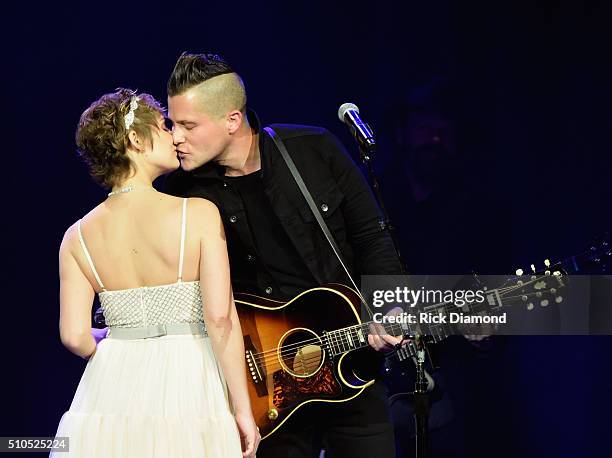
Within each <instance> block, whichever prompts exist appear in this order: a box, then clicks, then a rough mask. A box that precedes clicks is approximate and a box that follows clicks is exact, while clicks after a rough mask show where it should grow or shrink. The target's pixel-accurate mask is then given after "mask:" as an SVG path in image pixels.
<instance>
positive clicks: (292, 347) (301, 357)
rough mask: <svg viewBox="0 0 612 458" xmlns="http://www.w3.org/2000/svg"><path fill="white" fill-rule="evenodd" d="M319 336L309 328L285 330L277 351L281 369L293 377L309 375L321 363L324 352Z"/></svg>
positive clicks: (315, 370) (313, 372) (316, 370)
mask: <svg viewBox="0 0 612 458" xmlns="http://www.w3.org/2000/svg"><path fill="white" fill-rule="evenodd" d="M321 345H322V342H321V339H320V338H319V336H318V335H317V334H316V333H314V332H313V331H310V330H309V329H304V328H297V329H292V330H291V331H289V332H287V333H286V334H285V335H284V336H283V338H282V339H281V340H280V342H279V346H278V349H277V351H278V352H279V353H280V358H279V359H280V361H281V365H282V366H283V369H284V370H285V371H287V372H289V373H290V374H291V375H293V376H294V377H299V378H305V377H310V376H312V375H314V374H316V373H317V372H318V370H319V369H320V368H321V366H322V365H323V360H324V357H325V355H324V353H323V349H322V348H321Z"/></svg>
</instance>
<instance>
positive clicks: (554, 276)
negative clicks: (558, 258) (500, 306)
mask: <svg viewBox="0 0 612 458" xmlns="http://www.w3.org/2000/svg"><path fill="white" fill-rule="evenodd" d="M565 276H566V272H565V271H564V270H563V268H562V266H561V264H560V263H557V264H554V265H553V264H552V263H551V262H550V260H548V259H545V260H544V263H543V265H542V267H541V268H539V269H538V268H537V267H536V265H535V264H531V266H530V267H529V269H528V270H527V271H525V270H523V269H517V270H516V275H515V276H514V277H510V278H509V279H508V280H507V281H506V283H504V285H503V286H502V287H501V288H499V289H498V290H499V291H500V293H499V294H500V297H501V300H502V303H504V304H508V303H510V302H520V303H523V304H525V307H526V309H527V310H533V309H535V308H536V307H548V306H549V305H551V304H553V303H557V304H559V303H561V302H562V301H563V296H561V294H559V290H560V289H561V288H563V287H564V286H565V283H566V281H565V280H566V279H565Z"/></svg>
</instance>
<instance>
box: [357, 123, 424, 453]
mask: <svg viewBox="0 0 612 458" xmlns="http://www.w3.org/2000/svg"><path fill="white" fill-rule="evenodd" d="M368 127H369V126H368ZM351 130H352V133H353V135H354V137H355V139H356V140H357V143H358V144H359V156H360V159H361V162H362V163H363V164H364V166H365V168H366V170H367V171H368V178H369V181H370V184H371V186H372V189H373V191H374V197H375V199H376V201H377V203H378V206H379V207H380V210H381V213H382V219H381V220H380V221H379V224H380V228H381V229H382V230H383V231H387V232H388V233H389V235H390V236H391V240H392V242H393V247H394V248H395V252H396V254H397V257H398V259H399V260H400V264H401V270H402V274H406V265H405V263H404V260H403V258H402V255H401V253H400V249H399V243H398V240H397V235H396V233H395V226H393V224H392V223H391V220H390V218H389V213H388V212H387V208H386V207H385V204H384V202H383V197H382V192H381V190H380V182H379V181H378V177H377V176H376V173H375V172H374V166H373V164H372V154H373V153H374V150H375V149H376V143H374V142H369V143H364V142H361V141H360V139H359V136H358V135H357V133H356V132H355V131H354V129H351ZM370 130H371V129H370ZM415 341H416V342H415V343H416V348H417V357H416V360H415V363H416V381H415V383H414V419H415V434H416V458H426V457H427V455H428V449H429V447H428V423H429V397H428V395H427V378H426V377H425V367H424V364H425V353H426V346H425V339H424V338H423V337H421V336H419V335H417V336H416V337H415ZM396 352H397V350H396Z"/></svg>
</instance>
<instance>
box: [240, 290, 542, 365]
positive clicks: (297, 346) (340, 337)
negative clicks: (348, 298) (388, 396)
mask: <svg viewBox="0 0 612 458" xmlns="http://www.w3.org/2000/svg"><path fill="white" fill-rule="evenodd" d="M521 288H522V287H521ZM506 289H507V290H512V289H515V290H516V289H520V288H519V287H507V288H506ZM537 295H538V293H537V292H536V293H527V294H521V295H518V296H504V299H506V300H507V299H517V298H523V297H529V296H537ZM445 305H448V303H444V305H443V306H442V307H445ZM453 306H454V304H453ZM438 307H439V308H441V307H440V306H439V305H438ZM454 307H456V306H454ZM373 323H374V322H368V323H362V324H360V325H353V326H349V327H346V328H342V329H340V330H336V331H331V332H328V333H327V334H326V337H323V338H320V337H316V338H311V339H307V340H304V341H300V342H295V343H293V344H290V345H287V346H284V347H282V350H281V352H280V356H281V357H291V356H295V355H297V353H298V351H299V350H301V347H303V346H305V345H307V344H310V343H322V344H323V346H325V340H327V344H328V345H329V346H330V347H331V350H332V351H334V348H333V347H334V346H335V347H337V348H338V350H340V351H339V352H338V353H345V352H346V351H351V350H355V349H357V348H359V347H357V348H355V347H354V345H351V343H350V342H349V340H348V338H346V332H348V333H349V334H350V337H351V338H353V337H354V338H355V340H357V341H360V342H361V340H360V339H359V334H358V328H361V330H362V331H364V330H366V328H369V327H370V325H371V324H373ZM445 324H446V325H449V324H448V323H445ZM387 326H388V327H390V329H389V331H391V332H390V333H391V334H393V335H395V331H402V332H403V331H404V329H403V328H402V327H401V325H400V324H397V323H388V324H387ZM441 326H442V327H443V326H444V325H441ZM434 327H436V328H439V327H440V325H438V326H436V325H434ZM449 327H450V326H449ZM431 328H432V327H430V330H431ZM345 329H346V330H347V331H346V332H342V331H344V330H345ZM385 330H387V329H385ZM436 331H439V329H436ZM438 334H439V335H440V333H439V332H438ZM330 337H331V338H332V339H331V340H330ZM364 346H365V345H364ZM344 347H348V350H346V349H345V348H344ZM351 347H353V348H351ZM252 355H253V358H254V359H255V360H257V361H258V362H262V361H264V360H269V359H276V358H277V356H278V350H277V349H273V350H267V351H265V352H257V353H252Z"/></svg>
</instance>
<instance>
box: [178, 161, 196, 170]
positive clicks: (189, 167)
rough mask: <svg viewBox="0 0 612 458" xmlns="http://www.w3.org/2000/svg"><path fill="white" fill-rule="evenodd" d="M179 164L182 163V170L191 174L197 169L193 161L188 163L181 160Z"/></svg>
mask: <svg viewBox="0 0 612 458" xmlns="http://www.w3.org/2000/svg"><path fill="white" fill-rule="evenodd" d="M179 162H180V163H181V168H182V169H183V170H184V171H185V172H189V171H191V170H193V169H195V168H196V167H195V165H194V163H193V162H192V161H188V160H185V159H180V160H179Z"/></svg>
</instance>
